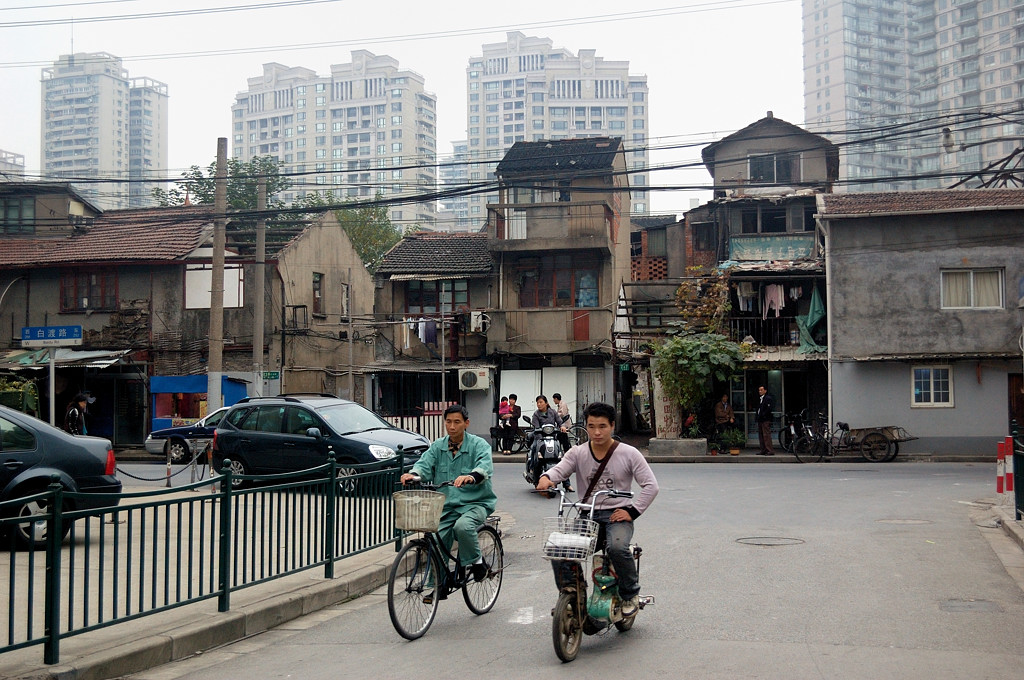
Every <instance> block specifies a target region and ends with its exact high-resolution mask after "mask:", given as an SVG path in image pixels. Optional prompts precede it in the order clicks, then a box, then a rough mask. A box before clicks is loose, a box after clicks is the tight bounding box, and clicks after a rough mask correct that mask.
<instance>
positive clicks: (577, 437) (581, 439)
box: [567, 425, 590, 446]
mask: <svg viewBox="0 0 1024 680" xmlns="http://www.w3.org/2000/svg"><path fill="white" fill-rule="evenodd" d="M567 434H568V435H569V444H570V445H571V446H576V445H577V444H586V443H587V442H588V441H589V440H590V437H589V436H587V428H586V427H584V426H583V425H573V426H572V427H570V428H569V431H568V432H567Z"/></svg>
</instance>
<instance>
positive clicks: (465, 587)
mask: <svg viewBox="0 0 1024 680" xmlns="http://www.w3.org/2000/svg"><path fill="white" fill-rule="evenodd" d="M417 481H418V480H417ZM420 486H421V489H411V490H403V491H397V492H395V494H393V498H394V499H395V526H396V527H397V528H399V529H401V530H403V531H410V532H421V533H422V534H423V535H422V536H419V537H417V538H414V539H412V540H410V541H409V542H408V543H406V544H405V545H404V546H403V547H402V549H401V550H400V551H399V552H398V555H396V556H395V561H394V563H393V564H392V565H391V573H390V574H389V575H388V615H389V616H390V617H391V624H392V625H393V626H394V627H395V630H396V631H397V632H398V634H399V635H401V636H402V637H403V638H405V639H406V640H415V639H417V638H420V637H422V636H423V635H424V634H425V633H426V632H427V630H428V629H429V628H430V625H431V624H432V623H433V622H434V617H435V616H436V615H437V608H438V603H439V602H440V601H441V600H445V599H448V595H449V594H451V593H453V592H455V591H456V590H462V597H463V599H464V600H465V601H466V606H467V607H469V610H470V611H471V612H473V613H474V614H477V615H482V614H486V613H487V612H489V611H490V610H491V608H492V607H494V603H495V602H496V601H497V600H498V593H499V592H500V591H501V581H502V576H503V573H504V568H505V551H504V548H503V547H502V544H501V531H500V529H498V523H499V522H500V521H501V518H500V517H498V516H497V515H491V516H489V517H488V518H487V519H486V521H485V522H484V524H483V525H481V526H480V528H479V529H477V541H478V542H479V544H480V556H481V557H482V558H483V560H484V563H485V564H486V565H487V574H486V575H485V576H484V577H483V578H482V579H480V580H479V581H477V580H476V579H474V578H473V576H472V574H471V573H470V571H469V569H462V568H460V567H459V561H458V557H457V555H453V554H452V553H451V552H450V551H449V550H448V549H447V548H445V547H444V543H443V542H442V541H441V537H440V535H439V534H438V533H437V528H438V525H439V524H440V521H441V513H442V510H443V509H444V499H445V496H444V494H442V493H438V491H437V490H438V489H441V488H444V487H446V486H452V483H451V482H443V483H441V484H427V483H421V484H420ZM453 561H454V562H455V566H454V568H450V565H451V563H452V562H453ZM442 567H443V568H442Z"/></svg>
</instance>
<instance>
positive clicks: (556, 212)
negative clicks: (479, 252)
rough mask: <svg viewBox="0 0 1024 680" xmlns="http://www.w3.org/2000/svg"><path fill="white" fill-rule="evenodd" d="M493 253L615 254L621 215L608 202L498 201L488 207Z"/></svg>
mask: <svg viewBox="0 0 1024 680" xmlns="http://www.w3.org/2000/svg"><path fill="white" fill-rule="evenodd" d="M487 213H488V214H487V235H488V239H487V247H488V249H489V250H491V251H492V252H524V251H534V250H536V251H552V250H566V249H572V250H583V249H588V248H598V249H600V250H601V251H602V252H603V253H605V254H608V255H612V254H613V251H614V249H615V242H616V241H617V240H618V231H619V215H618V213H617V212H616V211H614V210H613V209H612V206H611V205H609V204H608V203H607V202H605V201H578V202H554V203H514V204H513V203H498V204H491V205H488V206H487Z"/></svg>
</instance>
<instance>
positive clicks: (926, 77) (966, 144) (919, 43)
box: [803, 0, 1024, 191]
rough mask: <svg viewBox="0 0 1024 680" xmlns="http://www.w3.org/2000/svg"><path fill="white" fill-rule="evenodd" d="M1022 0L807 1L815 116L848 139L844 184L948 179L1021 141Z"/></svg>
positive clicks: (809, 121)
mask: <svg viewBox="0 0 1024 680" xmlns="http://www.w3.org/2000/svg"><path fill="white" fill-rule="evenodd" d="M1019 5H1020V2H1019V0H964V1H957V2H951V1H950V0H803V31H804V118H805V121H806V125H807V127H808V128H809V129H813V130H814V131H816V132H818V133H820V134H823V135H827V136H828V137H829V139H831V140H832V141H834V142H837V143H840V144H841V145H842V146H843V154H844V155H843V158H842V162H841V164H840V183H839V184H838V185H837V190H839V191H889V190H896V189H925V188H934V187H943V186H949V185H950V184H953V183H954V182H956V181H957V180H958V179H959V178H961V177H963V176H964V174H965V173H971V172H974V171H978V170H980V169H982V168H984V167H986V166H987V165H989V164H990V163H993V162H996V161H998V160H1000V159H1003V158H1005V157H1006V156H1007V155H1008V154H1010V153H1011V152H1012V151H1013V150H1014V149H1016V148H1018V147H1019V146H1020V145H1021V140H1022V134H1024V126H1021V125H1020V124H1019V123H1018V122H1015V121H1019V120H1020V112H1021V105H1020V101H1021V99H1022V97H1024V70H1021V69H1020V68H1019V64H1020V61H1021V59H1022V58H1024V31H1021V30H1020V28H1019V23H1020V21H1021V10H1020V8H1019ZM1007 113H1015V114H1016V115H1012V116H1011V117H1010V118H1007V117H1005V114H1007ZM944 128H945V129H948V134H944V132H943V130H944ZM865 140H870V141H865ZM929 175H931V176H929ZM887 178H888V179H887Z"/></svg>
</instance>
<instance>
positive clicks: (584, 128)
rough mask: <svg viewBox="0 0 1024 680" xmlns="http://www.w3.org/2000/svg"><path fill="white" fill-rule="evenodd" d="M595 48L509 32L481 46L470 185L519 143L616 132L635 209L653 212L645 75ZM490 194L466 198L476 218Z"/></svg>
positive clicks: (470, 126) (471, 76)
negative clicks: (561, 45) (502, 39)
mask: <svg viewBox="0 0 1024 680" xmlns="http://www.w3.org/2000/svg"><path fill="white" fill-rule="evenodd" d="M596 52H597V51H596V50H592V49H587V50H580V51H579V54H578V55H574V54H573V53H572V52H570V51H569V50H566V49H563V48H556V47H554V46H553V43H552V41H551V40H550V39H548V38H536V37H527V36H526V35H524V34H522V33H520V32H519V31H509V32H508V34H507V38H506V40H505V42H502V43H492V44H489V45H484V46H483V54H482V55H481V56H478V57H472V58H470V60H469V66H468V68H467V69H466V83H467V87H466V90H467V101H466V133H467V141H468V145H469V146H468V153H469V157H470V159H471V161H472V164H471V165H470V166H469V177H468V181H469V182H470V183H476V182H482V181H487V180H494V179H495V176H494V168H495V166H496V165H497V163H498V161H500V160H501V159H502V157H504V155H505V152H506V151H507V150H508V149H509V148H511V147H512V145H513V144H515V143H516V142H524V141H525V142H538V141H543V140H559V139H570V138H581V137H617V138H619V139H622V141H623V146H624V148H625V151H626V160H627V173H628V177H629V186H630V187H631V189H632V190H631V192H630V193H631V198H632V208H631V210H632V212H634V213H639V214H647V213H648V212H650V196H649V194H648V189H647V188H646V187H647V186H649V178H650V175H649V172H648V167H649V160H648V159H649V154H648V148H647V145H648V139H649V135H650V132H649V128H648V120H649V118H648V114H649V112H648V106H649V102H648V90H647V76H645V75H631V74H630V72H629V62H628V61H605V60H604V58H603V57H598V56H596ZM497 200H498V194H497V188H496V187H495V190H494V192H493V193H489V194H473V195H471V196H468V197H467V202H468V206H469V218H470V219H471V220H474V221H479V220H480V219H481V218H482V217H484V216H485V215H486V214H487V211H486V204H487V203H495V202H497Z"/></svg>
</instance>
